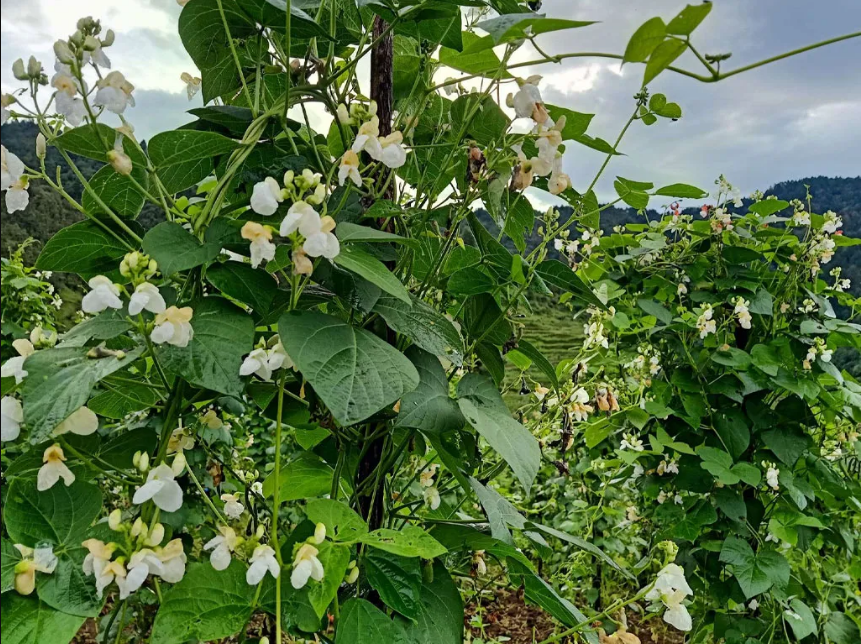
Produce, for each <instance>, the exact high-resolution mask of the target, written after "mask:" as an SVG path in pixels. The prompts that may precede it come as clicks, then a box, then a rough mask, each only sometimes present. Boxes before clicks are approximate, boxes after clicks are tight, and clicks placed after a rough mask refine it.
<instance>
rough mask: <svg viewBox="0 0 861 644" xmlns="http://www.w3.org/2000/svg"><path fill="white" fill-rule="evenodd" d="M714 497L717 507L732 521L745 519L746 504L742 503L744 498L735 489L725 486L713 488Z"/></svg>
mask: <svg viewBox="0 0 861 644" xmlns="http://www.w3.org/2000/svg"><path fill="white" fill-rule="evenodd" d="M714 499H715V503H717V506H718V509H719V510H720V511H721V512H723V513H724V514H725V515H726V516H727V517H729V518H730V519H732V520H733V521H744V520H745V519H747V505H745V503H744V498H743V497H742V496H741V495H740V494H739V493H738V492H736V491H735V490H731V489H730V488H726V487H723V488H720V489H718V490H715V492H714Z"/></svg>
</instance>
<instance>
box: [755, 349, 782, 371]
mask: <svg viewBox="0 0 861 644" xmlns="http://www.w3.org/2000/svg"><path fill="white" fill-rule="evenodd" d="M750 358H751V362H752V363H753V366H754V367H756V368H757V369H759V370H760V371H762V372H764V373H767V374H768V375H769V376H776V375H777V373H778V371H780V367H781V366H782V365H783V361H782V360H781V359H780V355H779V354H778V352H777V349H776V348H775V347H771V346H768V345H766V344H757V345H755V346H754V347H753V348H752V349H751V350H750Z"/></svg>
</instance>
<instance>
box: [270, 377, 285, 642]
mask: <svg viewBox="0 0 861 644" xmlns="http://www.w3.org/2000/svg"><path fill="white" fill-rule="evenodd" d="M283 415H284V377H283V376H282V377H281V380H280V382H279V383H278V418H277V419H276V420H275V471H274V473H273V480H274V484H275V490H274V491H273V493H272V534H271V535H270V541H271V542H272V548H273V549H274V550H275V558H276V559H277V560H278V563H279V564H280V565H281V568H282V574H283V569H284V561H283V560H282V557H281V547H280V545H279V543H278V514H279V511H280V509H281V433H282V429H283V424H284V421H283ZM275 641H276V642H281V641H282V637H281V579H280V578H279V579H277V580H276V581H275Z"/></svg>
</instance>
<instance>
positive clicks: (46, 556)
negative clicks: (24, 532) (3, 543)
mask: <svg viewBox="0 0 861 644" xmlns="http://www.w3.org/2000/svg"><path fill="white" fill-rule="evenodd" d="M14 545H15V549H16V550H17V551H18V552H19V553H20V554H21V561H19V562H18V563H17V564H15V568H14V572H15V590H16V591H17V592H18V593H19V594H21V595H31V594H32V593H33V591H34V590H35V589H36V573H37V572H41V573H43V574H46V575H50V574H52V573H53V572H54V570H55V569H56V568H57V556H56V555H55V554H54V548H53V546H51V545H44V546H37V547H36V548H28V547H27V546H23V545H21V544H20V543H16V544H14Z"/></svg>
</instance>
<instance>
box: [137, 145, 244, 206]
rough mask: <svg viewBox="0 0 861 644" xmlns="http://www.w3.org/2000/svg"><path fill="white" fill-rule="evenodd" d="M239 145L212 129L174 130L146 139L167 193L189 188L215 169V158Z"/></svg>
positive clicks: (150, 154) (151, 157)
mask: <svg viewBox="0 0 861 644" xmlns="http://www.w3.org/2000/svg"><path fill="white" fill-rule="evenodd" d="M238 146H239V144H238V143H237V142H236V141H234V140H232V139H228V138H227V137H226V136H222V135H221V134H218V133H216V132H203V131H200V130H174V131H172V132H162V133H161V134H156V135H155V136H154V137H152V139H150V141H149V144H148V146H147V151H148V152H149V156H150V159H151V160H152V162H153V165H155V167H156V172H157V174H158V177H159V179H161V182H162V184H163V185H164V187H165V189H166V190H167V191H168V192H171V193H176V192H181V191H182V190H185V189H186V188H191V187H192V186H194V185H196V184H197V183H199V182H200V181H202V180H203V179H205V178H206V177H208V176H210V175H211V174H212V173H213V171H214V170H215V160H216V158H217V157H218V156H220V155H222V154H227V153H228V152H232V151H233V150H235V149H236V148H237V147H238Z"/></svg>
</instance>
